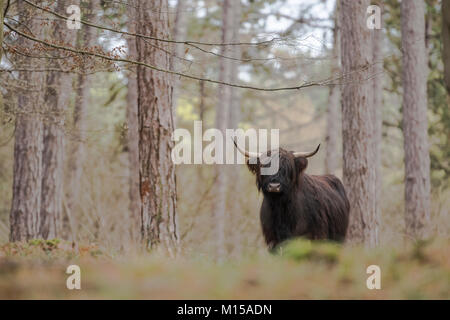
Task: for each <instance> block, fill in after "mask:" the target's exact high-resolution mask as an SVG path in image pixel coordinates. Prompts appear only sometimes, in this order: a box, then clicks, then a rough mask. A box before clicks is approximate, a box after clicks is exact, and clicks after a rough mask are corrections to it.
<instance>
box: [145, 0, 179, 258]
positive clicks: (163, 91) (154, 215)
mask: <svg viewBox="0 0 450 320" xmlns="http://www.w3.org/2000/svg"><path fill="white" fill-rule="evenodd" d="M137 32H138V33H140V34H146V35H149V36H153V37H157V38H163V39H168V37H169V25H168V4H167V0H155V1H151V2H150V1H148V2H140V8H139V10H138V19H137ZM147 42H148V40H146V41H145V42H144V41H143V40H142V39H140V38H138V39H137V40H136V43H137V53H138V59H139V61H143V62H146V63H149V64H151V65H157V66H159V67H162V68H168V67H169V64H170V61H169V60H170V57H169V55H168V54H167V52H170V47H169V46H168V44H167V43H162V42H157V41H156V42H155V43H147ZM152 45H153V46H152ZM157 47H160V48H163V49H164V51H163V50H161V49H159V48H157ZM171 81H172V77H171V76H170V75H168V74H166V73H163V72H157V71H154V70H151V69H148V68H144V67H141V66H139V67H138V69H137V84H138V117H139V164H140V195H141V205H142V207H141V219H142V229H141V230H142V237H143V240H144V242H145V245H146V247H147V248H149V249H153V248H155V247H156V246H157V245H159V244H162V245H163V246H164V247H165V248H167V249H169V250H170V251H173V249H174V247H176V246H177V245H178V230H177V227H178V226H177V216H176V183H175V166H174V164H173V162H172V159H171V151H172V148H173V144H174V143H173V141H172V140H171V135H172V132H173V129H174V127H173V125H174V124H173V113H172V111H173V110H172V101H171V96H172V84H171Z"/></svg>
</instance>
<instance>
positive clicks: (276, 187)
mask: <svg viewBox="0 0 450 320" xmlns="http://www.w3.org/2000/svg"><path fill="white" fill-rule="evenodd" d="M267 191H268V192H274V193H280V191H281V184H280V183H276V182H271V183H269V184H268V185H267Z"/></svg>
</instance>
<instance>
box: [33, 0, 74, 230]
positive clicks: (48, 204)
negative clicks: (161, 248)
mask: <svg viewBox="0 0 450 320" xmlns="http://www.w3.org/2000/svg"><path fill="white" fill-rule="evenodd" d="M65 8H66V7H65V4H64V1H61V0H59V1H58V2H57V6H56V12H59V13H62V14H64V13H65ZM54 23H55V24H54V25H52V38H53V39H54V41H57V42H63V43H66V44H67V43H69V44H72V45H73V41H74V40H75V35H76V30H70V29H68V28H67V27H66V22H65V21H55V22H54ZM54 64H55V62H54V61H51V62H50V63H49V65H50V66H54ZM56 67H58V66H56ZM71 92H72V75H71V74H70V73H62V72H49V73H48V74H47V88H46V93H45V102H46V110H45V111H46V118H45V122H44V150H43V155H42V170H43V173H42V191H41V212H40V215H41V221H40V228H39V236H40V237H42V238H44V239H51V238H56V237H59V236H60V235H61V229H62V199H63V166H64V140H65V139H64V138H65V137H64V122H65V121H64V112H65V110H66V109H67V104H68V103H69V98H70V93H71Z"/></svg>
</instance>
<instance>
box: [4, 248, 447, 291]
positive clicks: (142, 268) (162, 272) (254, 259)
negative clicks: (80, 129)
mask: <svg viewBox="0 0 450 320" xmlns="http://www.w3.org/2000/svg"><path fill="white" fill-rule="evenodd" d="M71 264H76V265H79V266H80V268H81V290H68V289H67V288H66V279H67V277H68V276H69V275H68V274H66V273H65V272H66V268H67V267H68V266H69V265H71ZM372 264H375V265H378V266H379V267H380V268H381V289H380V290H369V289H367V287H366V280H367V278H368V277H369V275H368V274H366V268H367V267H368V266H369V265H372ZM0 298H1V299H449V298H450V250H449V241H448V240H444V239H439V240H435V241H428V242H417V243H416V244H414V245H409V246H408V247H405V248H402V249H400V248H389V247H380V248H376V249H367V248H364V247H358V246H350V245H345V246H341V245H337V244H333V243H327V242H311V241H307V240H301V239H297V240H294V241H291V242H289V243H286V244H284V245H282V246H281V247H280V248H278V249H277V250H276V251H275V252H274V253H273V254H269V253H266V254H265V253H253V254H247V255H244V256H242V257H240V258H239V259H234V260H228V261H226V262H224V263H221V264H217V263H215V262H214V261H213V260H212V259H208V258H205V257H200V256H198V257H196V256H195V255H194V256H193V255H190V256H184V255H183V254H181V255H180V256H179V257H176V258H171V257H168V256H167V255H165V254H164V253H162V252H154V253H142V252H141V253H134V254H111V253H108V252H107V251H105V250H102V248H99V247H98V246H96V245H93V244H90V245H80V246H72V244H70V243H66V242H63V241H59V240H57V239H55V240H49V241H44V240H32V241H30V242H28V243H8V244H5V245H3V246H1V247H0Z"/></svg>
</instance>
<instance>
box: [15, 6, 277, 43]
mask: <svg viewBox="0 0 450 320" xmlns="http://www.w3.org/2000/svg"><path fill="white" fill-rule="evenodd" d="M22 1H24V2H26V3H27V4H29V5H30V6H32V7H35V8H37V9H40V10H42V11H45V12H47V13H51V14H53V15H55V16H57V17H59V18H61V19H63V20H69V18H67V17H66V16H63V15H61V14H59V13H57V12H55V11H53V10H50V9H47V8H45V7H41V6H39V5H37V4H35V3H33V2H31V1H28V0H22ZM80 23H82V24H84V25H87V26H89V27H94V28H97V29H102V30H106V31H111V32H114V33H120V34H124V35H128V36H133V37H138V38H144V39H150V40H156V41H161V42H168V43H175V44H185V45H188V46H193V45H203V46H242V45H245V46H262V45H268V44H270V43H273V42H275V41H279V40H281V38H272V39H270V40H266V41H261V42H234V43H209V42H202V41H190V40H185V41H177V40H171V39H161V38H157V37H152V36H147V35H143V34H138V33H132V32H127V31H121V30H116V29H113V28H109V27H105V26H100V25H97V24H94V23H92V22H89V21H86V20H81V19H80Z"/></svg>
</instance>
